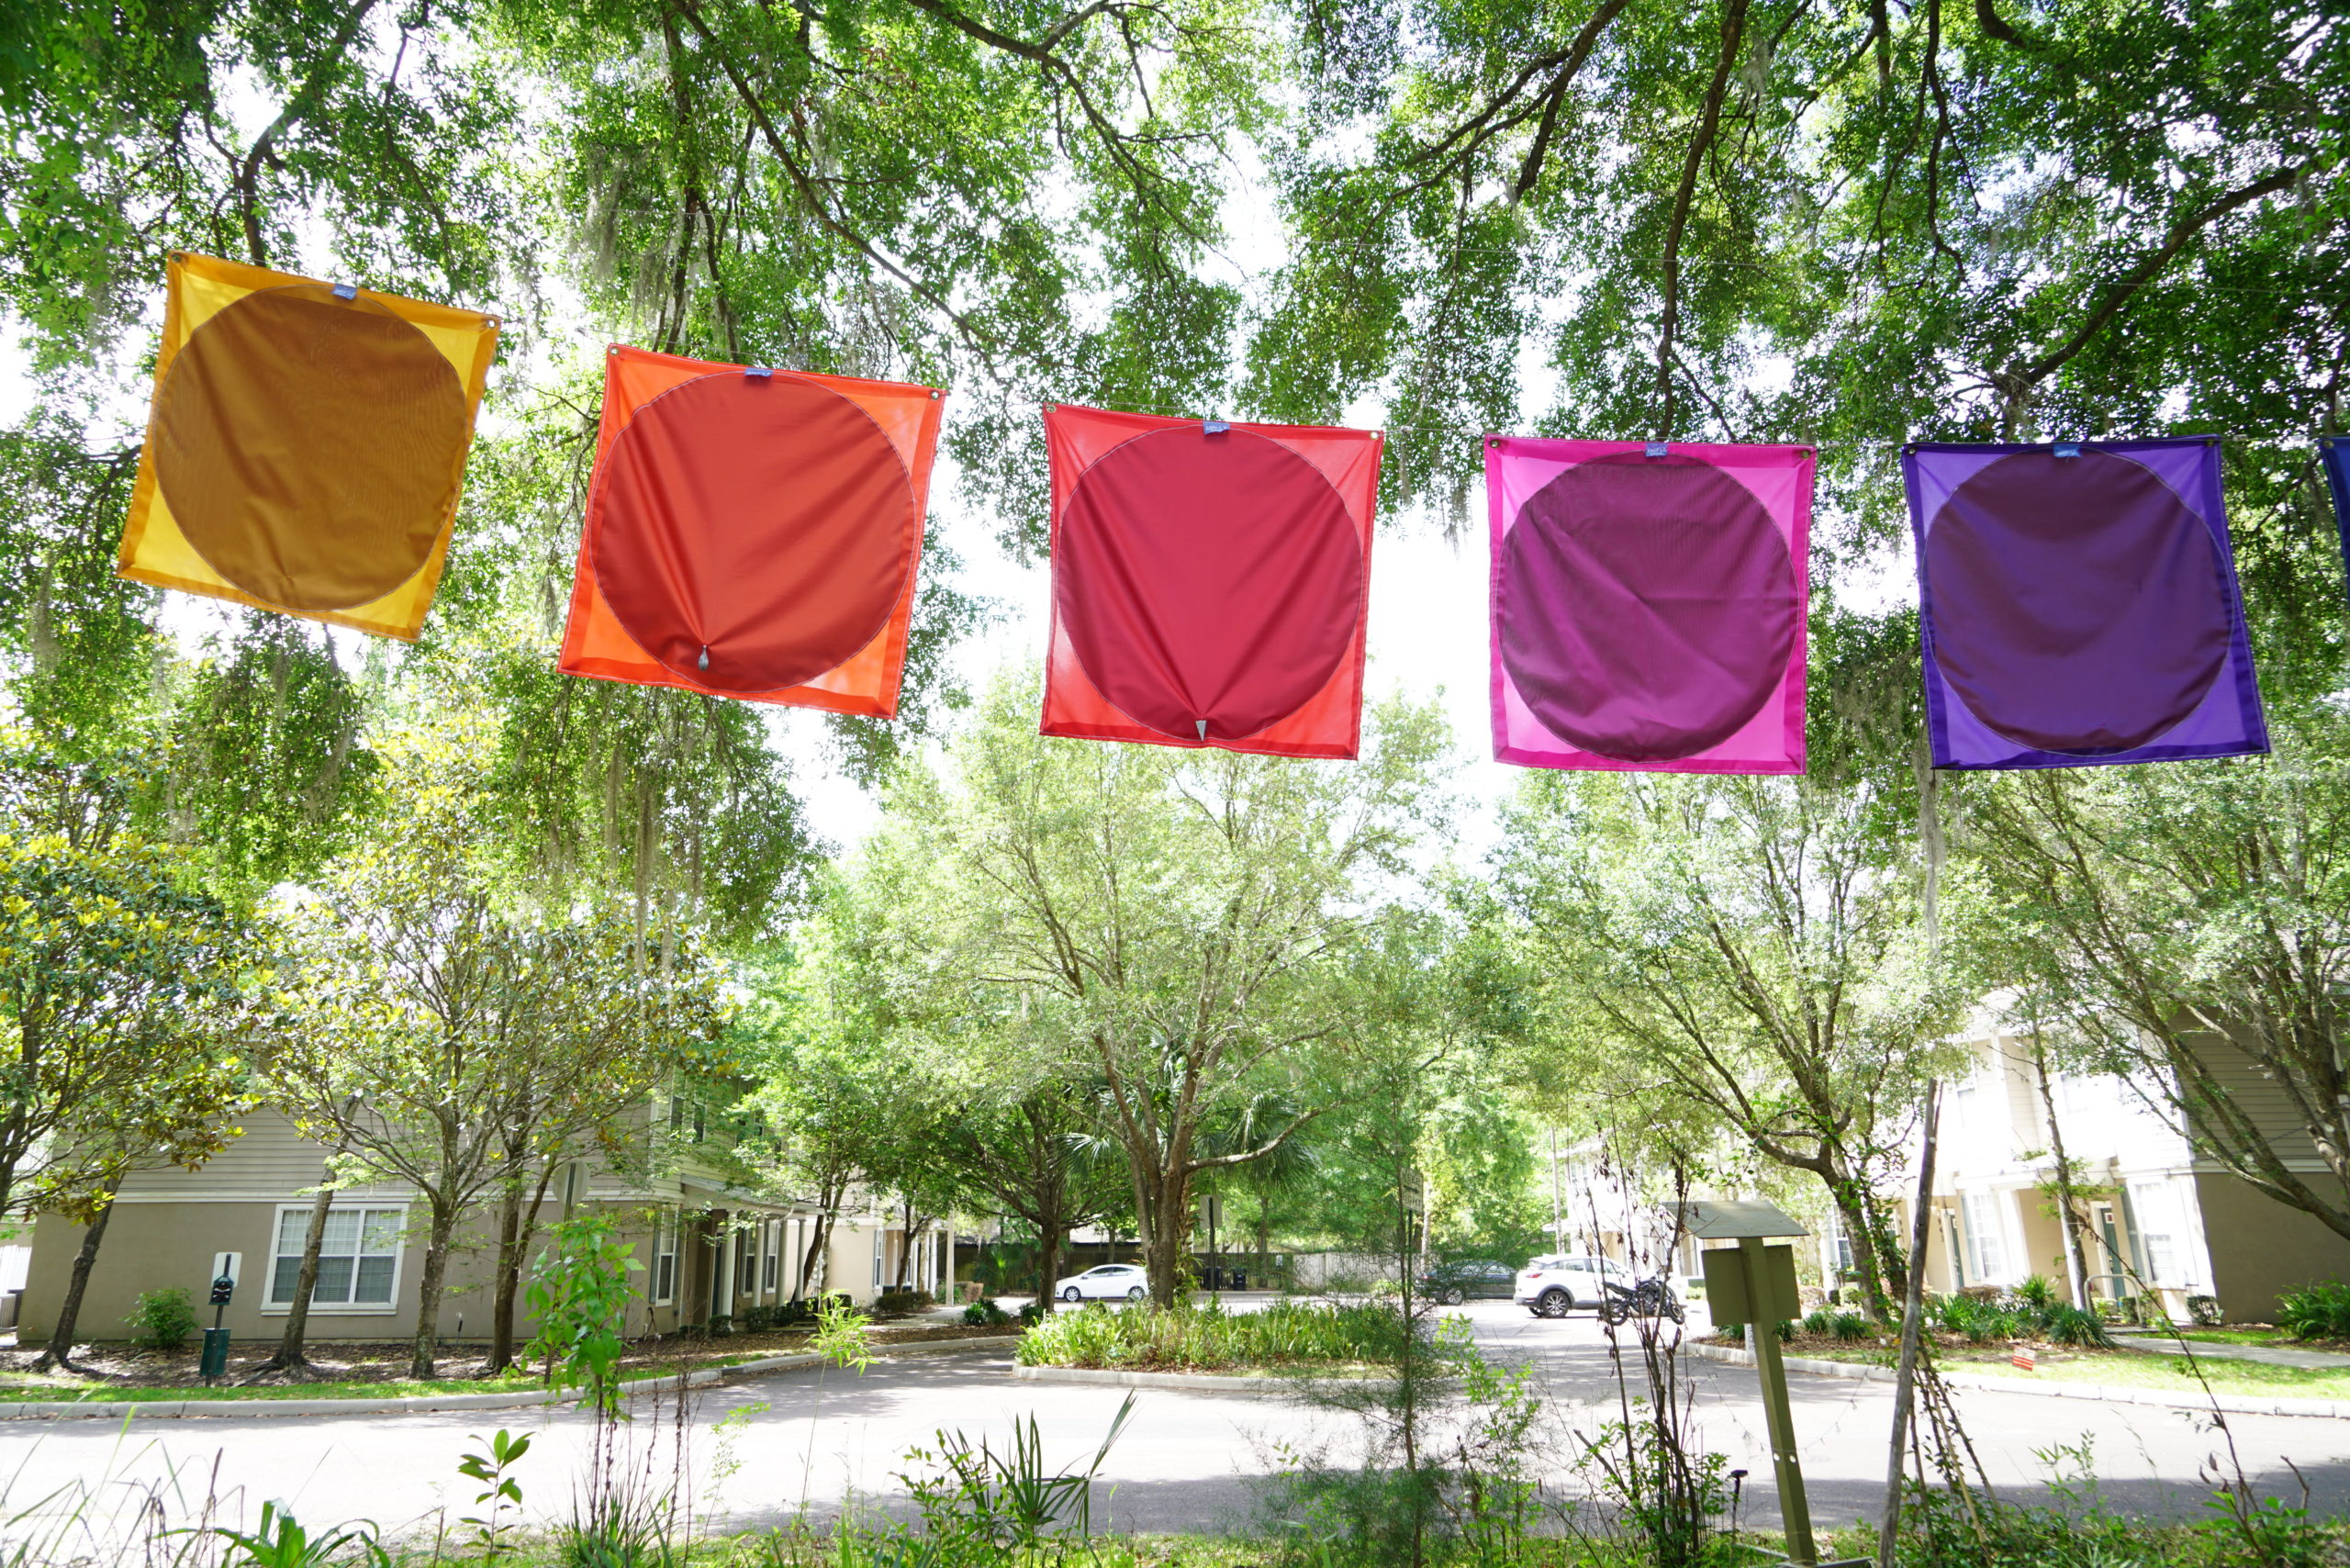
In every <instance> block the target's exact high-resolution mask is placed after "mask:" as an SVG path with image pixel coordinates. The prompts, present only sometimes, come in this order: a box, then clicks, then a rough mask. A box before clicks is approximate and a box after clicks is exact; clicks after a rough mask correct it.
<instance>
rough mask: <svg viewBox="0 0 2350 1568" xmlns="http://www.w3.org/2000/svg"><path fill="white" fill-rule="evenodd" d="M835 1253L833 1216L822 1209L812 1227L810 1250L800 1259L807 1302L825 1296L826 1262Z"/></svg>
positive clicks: (809, 1242) (801, 1280)
mask: <svg viewBox="0 0 2350 1568" xmlns="http://www.w3.org/2000/svg"><path fill="white" fill-rule="evenodd" d="M832 1251H833V1214H832V1211H831V1210H830V1209H820V1210H818V1211H817V1214H816V1223H815V1224H814V1225H813V1226H811V1227H810V1234H809V1238H808V1250H807V1251H806V1252H804V1253H802V1254H801V1255H800V1294H802V1296H803V1297H805V1298H806V1299H807V1300H810V1301H813V1300H815V1299H816V1298H817V1297H819V1296H821V1295H822V1294H824V1285H825V1279H824V1273H825V1269H824V1265H825V1262H826V1261H827V1260H829V1259H830V1258H831V1256H832Z"/></svg>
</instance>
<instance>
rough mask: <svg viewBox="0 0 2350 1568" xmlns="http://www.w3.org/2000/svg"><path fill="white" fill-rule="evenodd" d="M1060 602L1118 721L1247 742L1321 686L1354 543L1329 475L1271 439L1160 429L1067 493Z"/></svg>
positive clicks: (1339, 638) (1347, 630)
mask: <svg viewBox="0 0 2350 1568" xmlns="http://www.w3.org/2000/svg"><path fill="white" fill-rule="evenodd" d="M1053 598H1054V604H1055V608H1056V609H1057V611H1058V613H1059V617H1060V624H1061V629H1062V630H1063V631H1064V632H1066V633H1069V645H1070V646H1071V648H1073V649H1074V650H1075V652H1076V654H1077V658H1078V662H1079V663H1080V665H1082V666H1084V668H1085V674H1086V678H1088V679H1090V680H1091V681H1092V682H1093V684H1094V687H1095V689H1098V690H1099V691H1100V692H1101V693H1102V696H1103V697H1104V698H1105V699H1107V700H1109V702H1110V703H1111V704H1112V705H1113V706H1114V707H1115V708H1116V709H1117V710H1118V711H1120V712H1122V713H1124V714H1125V715H1126V716H1127V717H1128V718H1131V719H1133V720H1134V721H1135V722H1137V723H1140V724H1144V725H1147V726H1148V727H1149V728H1151V729H1153V730H1156V731H1158V733H1159V734H1163V735H1169V736H1172V737H1174V738H1175V739H1178V740H1185V741H1192V742H1194V743H1196V742H1198V741H1201V740H1203V739H1207V740H1240V739H1243V738H1245V737H1247V736H1249V735H1253V734H1258V733H1259V732H1260V731H1262V730H1264V729H1265V728H1267V727H1268V726H1269V725H1271V724H1273V723H1275V722H1278V721H1280V720H1281V719H1283V718H1286V717H1288V716H1289V715H1290V714H1291V713H1292V712H1294V711H1296V710H1297V709H1298V708H1299V707H1300V706H1301V705H1303V704H1304V702H1305V700H1307V699H1308V698H1310V697H1312V696H1313V695H1314V694H1315V692H1317V691H1319V690H1321V689H1322V688H1323V687H1324V686H1326V685H1327V684H1328V683H1329V679H1330V676H1331V673H1332V672H1333V671H1335V670H1336V669H1337V667H1338V661H1339V660H1340V659H1342V658H1344V657H1345V656H1346V653H1347V650H1348V647H1350V646H1352V645H1353V643H1354V638H1355V633H1356V631H1357V629H1358V628H1359V627H1360V626H1361V624H1362V608H1363V550H1362V538H1361V535H1360V533H1359V532H1358V531H1357V529H1356V526H1355V521H1354V519H1353V518H1352V517H1350V516H1348V512H1347V506H1346V502H1345V501H1344V500H1342V499H1341V498H1339V496H1338V492H1337V490H1336V489H1334V488H1332V487H1331V484H1330V481H1329V480H1328V479H1326V478H1325V477H1324V476H1323V474H1322V471H1321V470H1320V469H1319V468H1316V467H1315V465H1313V464H1311V463H1309V462H1307V461H1306V460H1305V459H1304V458H1303V457H1300V456H1299V455H1298V454H1296V453H1294V452H1292V451H1291V450H1290V449H1289V448H1288V447H1286V446H1283V445H1281V443H1280V442H1276V441H1271V440H1269V439H1268V438H1266V437H1264V436H1260V435H1256V434H1253V433H1251V432H1249V431H1225V432H1224V433H1222V434H1218V435H1209V434H1207V433H1206V432H1204V431H1202V430H1201V429H1200V428H1199V427H1197V426H1187V427H1183V428H1180V429H1176V428H1170V429H1167V430H1159V431H1151V432H1150V433H1148V434H1147V435H1139V436H1136V437H1135V439H1133V440H1132V441H1129V442H1124V443H1122V444H1121V445H1119V446H1116V447H1114V448H1113V449H1112V450H1111V451H1109V452H1107V453H1104V454H1102V456H1101V457H1100V458H1099V459H1097V460H1096V461H1095V462H1094V463H1093V465H1091V467H1089V468H1087V469H1086V471H1085V473H1084V474H1083V476H1080V478H1079V480H1078V482H1077V485H1076V487H1075V488H1074V489H1072V490H1071V492H1070V494H1069V502H1068V504H1067V505H1066V506H1065V507H1064V508H1063V509H1062V511H1061V519H1060V531H1059V534H1058V536H1057V538H1056V539H1055V540H1054V543H1053ZM1203 721H1205V722H1206V725H1207V728H1206V730H1205V731H1204V732H1203V731H1202V730H1201V728H1200V725H1201V722H1203Z"/></svg>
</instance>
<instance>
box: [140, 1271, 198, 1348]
mask: <svg viewBox="0 0 2350 1568" xmlns="http://www.w3.org/2000/svg"><path fill="white" fill-rule="evenodd" d="M123 1321H124V1322H125V1323H128V1324H129V1325H130V1326H131V1327H133V1328H136V1329H138V1330H139V1333H138V1335H137V1339H138V1342H139V1343H140V1344H141V1345H144V1346H146V1347H147V1348H148V1349H149V1350H178V1349H179V1348H180V1347H181V1346H182V1345H185V1344H186V1343H187V1341H188V1336H189V1335H191V1334H193V1333H195V1332H196V1298H195V1297H193V1296H191V1295H190V1294H188V1293H187V1292H186V1291H185V1290H184V1289H182V1288H181V1287H180V1286H178V1285H173V1286H172V1287H171V1288H170V1289H168V1290H160V1291H141V1292H140V1293H139V1299H138V1300H136V1301H134V1302H132V1303H131V1304H130V1315H129V1316H127V1317H125V1318H124V1319H123Z"/></svg>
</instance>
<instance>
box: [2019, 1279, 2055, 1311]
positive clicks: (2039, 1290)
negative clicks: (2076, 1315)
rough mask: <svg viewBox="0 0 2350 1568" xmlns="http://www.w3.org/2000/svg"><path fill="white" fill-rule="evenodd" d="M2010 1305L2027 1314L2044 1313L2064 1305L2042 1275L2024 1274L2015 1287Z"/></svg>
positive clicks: (2052, 1286)
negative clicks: (2021, 1309)
mask: <svg viewBox="0 0 2350 1568" xmlns="http://www.w3.org/2000/svg"><path fill="white" fill-rule="evenodd" d="M2012 1305H2016V1306H2019V1307H2021V1308H2023V1309H2024V1310H2025V1311H2027V1312H2035V1313H2040V1312H2046V1311H2048V1310H2050V1309H2051V1308H2053V1307H2056V1306H2060V1305H2064V1298H2063V1297H2061V1296H2059V1295H2058V1294H2056V1287H2055V1286H2054V1285H2053V1284H2052V1283H2050V1282H2049V1281H2048V1279H2047V1277H2046V1276H2045V1275H2042V1274H2026V1275H2025V1276H2024V1277H2023V1279H2022V1280H2021V1281H2020V1282H2018V1283H2017V1285H2016V1288H2015V1292H2014V1295H2013V1299H2012Z"/></svg>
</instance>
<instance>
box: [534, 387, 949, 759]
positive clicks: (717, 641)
mask: <svg viewBox="0 0 2350 1568" xmlns="http://www.w3.org/2000/svg"><path fill="white" fill-rule="evenodd" d="M941 397H942V394H941V393H939V392H938V391H937V390H935V389H934V388H932V387H928V386H905V385H902V384H901V383H898V382H894V381H859V380H855V379H852V378H850V377H847V376H841V375H802V374H800V373H798V372H794V371H785V370H770V369H767V367H765V366H761V365H740V364H708V363H705V362H703V361H701V360H694V359H680V358H678V357H677V356H676V355H674V354H663V353H650V352H648V351H646V350H644V349H632V348H627V347H623V346H621V345H619V344H614V345H613V347H612V348H611V350H610V353H609V355H608V356H607V358H606V360H605V368H604V415H603V424H602V429H601V431H599V435H598V437H597V443H596V471H595V476H594V477H593V478H592V479H591V480H590V481H589V484H588V516H587V521H586V524H585V526H584V527H583V529H582V530H581V532H580V539H579V567H578V571H577V573H576V577H575V578H574V581H573V587H572V593H571V621H570V624H569V626H568V627H567V628H566V629H565V633H564V639H563V656H562V659H561V661H560V664H561V667H562V668H563V669H565V670H566V671H568V672H569V673H571V674H573V675H586V676H596V677H599V678H602V679H606V680H625V681H634V682H637V683H639V684H641V685H648V686H678V687H683V688H685V689H687V690H688V691H699V692H704V693H706V694H708V695H710V696H713V697H741V698H748V699H751V700H755V701H760V702H779V703H783V704H786V705H788V706H790V707H796V708H822V709H825V710H827V711H832V712H835V713H857V714H863V715H865V716H867V717H870V718H879V719H892V718H895V717H897V713H898V684H899V678H900V677H901V675H902V674H903V672H904V669H905V663H906V631H907V627H908V625H909V623H910V622H911V621H912V616H913V602H914V576H915V572H916V570H917V568H918V567H919V566H920V565H921V563H922V528H923V515H924V513H925V511H926V510H927V508H928V506H929V500H930V469H931V459H932V456H933V454H934V452H935V450H936V448H937V445H938V421H939V399H940V398H941Z"/></svg>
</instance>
